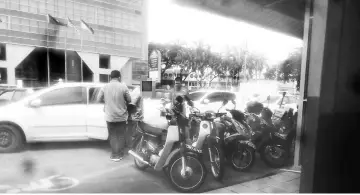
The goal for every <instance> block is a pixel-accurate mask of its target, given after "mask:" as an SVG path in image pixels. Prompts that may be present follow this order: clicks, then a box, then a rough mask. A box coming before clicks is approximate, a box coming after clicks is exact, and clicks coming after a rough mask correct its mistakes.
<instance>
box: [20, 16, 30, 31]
mask: <svg viewBox="0 0 360 195" xmlns="http://www.w3.org/2000/svg"><path fill="white" fill-rule="evenodd" d="M29 25H30V21H29V19H25V18H22V19H21V31H22V32H29V31H30V28H29Z"/></svg>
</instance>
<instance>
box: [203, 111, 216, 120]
mask: <svg viewBox="0 0 360 195" xmlns="http://www.w3.org/2000/svg"><path fill="white" fill-rule="evenodd" d="M205 118H206V119H209V120H214V119H215V118H216V114H215V113H213V112H208V113H206V115H205Z"/></svg>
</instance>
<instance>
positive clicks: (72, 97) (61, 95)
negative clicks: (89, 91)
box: [40, 87, 86, 106]
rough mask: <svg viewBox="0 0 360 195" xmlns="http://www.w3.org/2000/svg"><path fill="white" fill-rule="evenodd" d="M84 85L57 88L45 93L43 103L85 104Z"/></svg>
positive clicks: (45, 104) (42, 98)
mask: <svg viewBox="0 0 360 195" xmlns="http://www.w3.org/2000/svg"><path fill="white" fill-rule="evenodd" d="M84 92H85V88H84V87H67V88H62V89H55V90H53V91H50V92H48V93H46V94H43V95H42V96H41V97H40V99H41V104H42V105H44V106H47V105H64V104H85V103H86V101H85V100H86V96H85V93H84Z"/></svg>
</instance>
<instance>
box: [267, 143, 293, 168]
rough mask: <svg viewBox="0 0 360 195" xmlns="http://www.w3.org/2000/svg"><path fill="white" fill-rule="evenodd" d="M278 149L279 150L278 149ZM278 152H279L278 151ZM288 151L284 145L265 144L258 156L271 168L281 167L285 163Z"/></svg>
mask: <svg viewBox="0 0 360 195" xmlns="http://www.w3.org/2000/svg"><path fill="white" fill-rule="evenodd" d="M278 150H279V151H278ZM279 152H280V153H279ZM288 156H289V153H288V152H287V151H286V150H285V148H284V147H281V146H278V145H275V144H265V145H264V147H263V149H262V150H261V151H260V157H261V159H262V160H263V161H264V162H265V164H266V165H267V166H269V167H271V168H281V167H284V166H285V165H286V162H287V159H288Z"/></svg>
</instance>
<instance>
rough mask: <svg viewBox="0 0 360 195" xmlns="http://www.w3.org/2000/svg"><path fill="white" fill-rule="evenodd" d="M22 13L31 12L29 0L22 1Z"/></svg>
mask: <svg viewBox="0 0 360 195" xmlns="http://www.w3.org/2000/svg"><path fill="white" fill-rule="evenodd" d="M20 3H21V4H20V11H23V12H29V2H28V0H22V1H20Z"/></svg>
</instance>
